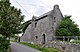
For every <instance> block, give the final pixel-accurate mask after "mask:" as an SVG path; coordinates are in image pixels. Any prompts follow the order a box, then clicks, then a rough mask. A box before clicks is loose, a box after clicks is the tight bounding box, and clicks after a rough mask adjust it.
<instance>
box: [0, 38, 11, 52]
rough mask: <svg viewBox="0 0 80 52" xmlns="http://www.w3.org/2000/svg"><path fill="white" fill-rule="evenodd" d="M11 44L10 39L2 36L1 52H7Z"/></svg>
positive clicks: (0, 41) (0, 39) (0, 42)
mask: <svg viewBox="0 0 80 52" xmlns="http://www.w3.org/2000/svg"><path fill="white" fill-rule="evenodd" d="M9 45H10V43H9V40H6V38H3V37H0V52H7V50H8V48H9Z"/></svg>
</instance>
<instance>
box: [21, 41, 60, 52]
mask: <svg viewBox="0 0 80 52" xmlns="http://www.w3.org/2000/svg"><path fill="white" fill-rule="evenodd" d="M19 43H20V44H24V45H27V46H30V47H32V48H35V49H38V50H40V51H42V52H61V51H60V50H58V49H54V48H44V47H41V46H40V45H37V44H30V43H25V42H19Z"/></svg>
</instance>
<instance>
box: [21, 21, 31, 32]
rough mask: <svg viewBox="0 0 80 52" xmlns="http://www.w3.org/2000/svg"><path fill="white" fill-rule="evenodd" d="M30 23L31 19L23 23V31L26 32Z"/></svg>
mask: <svg viewBox="0 0 80 52" xmlns="http://www.w3.org/2000/svg"><path fill="white" fill-rule="evenodd" d="M29 24H30V21H27V22H24V23H23V24H22V31H23V33H24V32H25V30H26V29H27V27H28V26H29Z"/></svg>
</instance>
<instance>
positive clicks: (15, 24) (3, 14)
mask: <svg viewBox="0 0 80 52" xmlns="http://www.w3.org/2000/svg"><path fill="white" fill-rule="evenodd" d="M10 5H11V3H10V2H9V1H8V0H5V1H0V34H2V35H4V36H6V37H9V36H10V35H12V34H16V33H20V31H21V22H22V21H23V19H24V16H23V15H21V10H20V9H19V10H18V9H17V8H15V7H14V6H10Z"/></svg>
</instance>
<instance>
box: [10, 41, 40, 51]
mask: <svg viewBox="0 0 80 52" xmlns="http://www.w3.org/2000/svg"><path fill="white" fill-rule="evenodd" d="M11 52H41V51H38V50H36V49H33V48H31V47H28V46H25V45H22V44H18V43H16V42H11Z"/></svg>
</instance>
